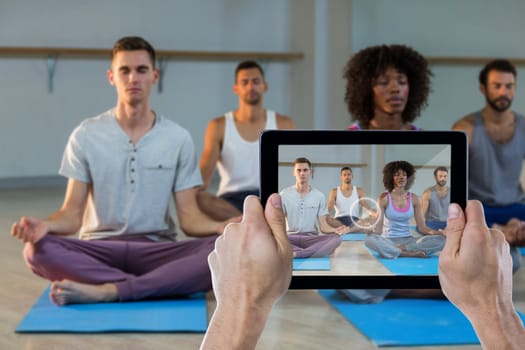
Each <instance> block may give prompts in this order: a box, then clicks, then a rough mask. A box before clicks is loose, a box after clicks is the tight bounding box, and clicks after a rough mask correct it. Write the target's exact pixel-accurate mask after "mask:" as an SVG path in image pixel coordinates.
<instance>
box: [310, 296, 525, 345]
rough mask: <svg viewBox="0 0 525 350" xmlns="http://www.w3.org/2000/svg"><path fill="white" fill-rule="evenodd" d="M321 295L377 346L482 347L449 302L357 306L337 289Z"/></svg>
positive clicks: (402, 301)
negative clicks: (470, 345) (465, 345)
mask: <svg viewBox="0 0 525 350" xmlns="http://www.w3.org/2000/svg"><path fill="white" fill-rule="evenodd" d="M319 293H320V294H321V295H322V296H323V297H324V298H325V299H326V301H327V302H328V303H330V304H331V305H332V306H333V307H334V308H335V309H336V310H337V311H339V312H340V313H341V315H342V316H344V317H345V318H346V319H347V321H348V322H350V323H352V324H353V325H354V326H355V327H356V328H357V329H359V331H361V333H363V334H364V335H365V336H366V337H367V338H369V339H370V340H371V341H372V342H373V343H374V344H375V345H377V346H429V345H460V344H479V341H478V338H477V336H476V334H475V333H474V330H473V328H472V326H471V325H470V323H469V321H468V320H467V319H466V318H465V316H463V314H462V313H461V312H460V311H459V310H458V309H457V308H456V307H455V306H454V305H452V304H451V303H450V302H449V301H447V300H434V299H385V300H384V301H383V302H381V303H379V304H354V303H352V302H350V301H349V300H348V299H346V298H345V297H344V296H341V295H340V294H339V293H337V292H336V291H334V290H322V291H319ZM520 317H521V318H522V320H523V319H524V317H523V315H521V314H520Z"/></svg>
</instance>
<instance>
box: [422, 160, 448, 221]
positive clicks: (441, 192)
mask: <svg viewBox="0 0 525 350" xmlns="http://www.w3.org/2000/svg"><path fill="white" fill-rule="evenodd" d="M447 179H448V169H447V168H446V167H444V166H440V167H437V168H436V169H434V180H435V181H436V184H435V185H434V186H432V187H429V188H427V189H426V190H425V191H424V192H423V194H422V195H421V211H422V212H423V216H424V217H425V225H427V226H428V227H430V228H432V229H434V230H439V229H444V228H445V226H447V208H448V205H449V204H450V191H449V188H448V186H447Z"/></svg>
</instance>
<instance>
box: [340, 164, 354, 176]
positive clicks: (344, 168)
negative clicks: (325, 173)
mask: <svg viewBox="0 0 525 350" xmlns="http://www.w3.org/2000/svg"><path fill="white" fill-rule="evenodd" d="M345 170H348V171H350V172H352V168H350V167H349V166H344V167H342V168H341V174H342V173H343V171H345Z"/></svg>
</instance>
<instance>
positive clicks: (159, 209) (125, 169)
mask: <svg viewBox="0 0 525 350" xmlns="http://www.w3.org/2000/svg"><path fill="white" fill-rule="evenodd" d="M107 77H108V80H109V83H110V84H111V85H113V86H114V87H115V88H116V92H117V102H116V106H115V107H114V108H111V109H110V110H108V111H106V112H104V113H102V114H100V115H98V116H96V117H93V118H89V119H87V120H85V121H83V122H82V123H81V124H80V125H79V126H78V127H77V128H76V129H75V130H74V131H73V132H72V134H71V135H70V137H69V141H68V144H67V146H66V149H65V151H64V155H63V158H62V164H61V167H60V174H61V175H63V176H65V177H67V178H68V185H67V190H66V194H65V197H64V202H63V204H62V207H61V208H60V209H59V210H57V211H56V212H55V213H53V214H52V215H51V216H49V217H48V218H47V219H45V220H41V219H38V218H33V217H28V216H23V217H22V218H21V219H20V220H19V221H18V222H16V223H14V224H13V225H12V227H11V235H12V236H14V237H15V238H18V239H20V240H21V241H22V242H24V243H25V248H24V259H25V261H26V264H27V265H28V267H29V268H30V269H31V270H32V271H33V272H34V273H35V274H37V275H39V276H41V277H43V278H45V279H47V280H49V281H51V282H52V284H51V291H50V297H51V300H52V301H53V302H54V303H55V304H57V305H64V304H75V303H98V302H109V301H130V300H139V299H144V298H152V297H156V298H160V297H167V296H174V295H178V294H188V293H194V292H198V291H207V290H209V289H211V275H210V271H209V268H208V264H207V261H206V257H207V256H208V254H209V253H210V252H211V251H212V250H213V247H214V242H215V239H216V237H217V234H221V233H222V231H223V230H224V227H225V226H226V225H227V224H228V223H229V222H230V221H220V222H219V221H215V220H212V219H211V218H209V217H208V216H206V215H205V214H203V213H202V211H201V210H200V209H199V207H198V205H197V191H198V190H197V188H198V187H199V186H200V185H201V176H200V171H199V167H198V165H197V159H196V157H195V152H194V145H193V141H192V139H191V136H190V134H189V133H188V131H187V130H185V129H183V128H182V127H181V126H180V125H178V124H177V123H175V122H173V121H172V120H170V119H169V118H167V117H165V116H164V115H163V114H161V113H159V112H158V111H154V110H153V109H151V108H150V92H151V90H152V87H153V86H154V84H156V82H157V81H158V78H159V70H158V69H157V68H156V67H155V50H154V49H153V47H152V46H151V44H150V43H149V42H147V41H146V40H144V39H143V38H141V37H123V38H121V39H119V40H118V41H117V42H116V43H115V45H114V46H113V50H112V55H111V66H110V68H109V69H108V71H107ZM172 200H173V201H174V203H175V209H176V212H177V218H178V222H179V226H180V227H181V229H182V230H183V231H184V232H185V233H186V234H187V235H189V236H194V237H196V238H198V239H194V240H186V241H175V238H176V237H175V235H176V232H174V222H173V220H172V218H171V216H170V215H169V204H170V202H171V201H172ZM231 221H234V220H231ZM78 230H79V231H80V233H79V236H80V239H71V238H70V237H68V236H73V235H75V234H76V233H77V231H78Z"/></svg>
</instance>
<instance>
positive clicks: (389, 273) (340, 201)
mask: <svg viewBox="0 0 525 350" xmlns="http://www.w3.org/2000/svg"><path fill="white" fill-rule="evenodd" d="M466 157H467V144H466V137H465V135H464V134H463V133H460V132H453V131H450V132H449V131H444V132H431V131H421V132H412V131H408V132H404V131H360V132H351V131H300V130H295V131H267V132H264V133H263V134H262V135H261V198H262V200H263V202H265V201H266V199H267V198H268V196H269V195H270V194H271V193H274V192H279V193H281V197H282V201H283V209H284V211H285V215H286V218H287V232H288V236H289V238H290V241H291V243H292V246H293V248H294V253H295V255H296V258H294V271H293V279H292V288H435V287H437V286H438V279H437V263H438V255H439V252H440V250H441V249H442V246H443V244H444V240H445V238H444V236H442V235H426V234H424V232H422V230H419V229H418V227H417V220H416V216H417V211H418V210H420V209H422V194H423V192H424V191H425V190H426V189H428V188H430V187H432V186H434V185H436V184H437V179H436V178H435V176H434V172H435V171H436V169H441V170H442V171H445V170H446V171H445V173H446V175H447V176H446V179H445V181H446V183H445V185H446V186H447V187H448V191H447V195H448V194H450V201H451V202H456V203H458V204H460V205H461V206H462V207H464V206H465V203H466V193H467V189H466V183H467V170H466V169H467V168H466V164H467V160H466ZM407 164H408V165H407ZM407 166H408V167H409V168H408V171H409V173H410V172H411V170H410V167H412V168H413V170H414V174H413V175H412V176H408V177H407V178H406V179H405V182H406V184H405V185H403V186H404V187H405V188H406V192H407V195H406V196H407V200H406V201H405V202H406V203H410V205H407V206H406V207H404V208H403V207H396V205H395V202H393V201H394V200H395V199H393V198H395V196H392V195H391V193H392V191H388V189H387V187H390V188H391V189H392V188H393V187H394V186H396V185H395V184H394V183H395V181H398V180H395V179H393V175H394V174H393V171H394V170H396V171H398V170H399V167H401V168H402V169H404V170H402V172H403V171H405V170H407V169H405V167H407ZM405 173H406V171H405ZM409 175H410V174H409ZM400 181H403V179H401V180H400ZM441 181H443V179H441ZM441 185H443V182H441ZM298 188H303V189H304V188H307V190H306V191H305V192H300V191H298ZM387 193H388V194H387ZM435 195H437V196H438V200H437V201H436V199H435V198H434V199H433V202H434V203H432V205H433V208H432V209H431V210H432V211H434V212H439V205H440V203H441V206H442V209H443V208H444V210H445V213H446V207H447V205H448V196H445V197H444V198H442V197H439V195H438V194H437V193H436V194H435ZM381 198H383V199H381ZM385 201H386V205H385ZM438 202H439V203H438ZM385 208H386V211H385ZM436 215H437V216H436ZM436 215H435V217H433V218H432V217H428V222H426V221H425V218H424V217H423V216H421V217H422V218H423V220H419V223H420V226H421V221H423V223H424V225H425V226H426V227H429V228H431V227H439V224H440V222H439V221H446V219H443V215H441V219H440V218H439V217H438V216H440V215H439V213H437V214H436ZM445 218H446V216H445ZM432 219H433V220H432ZM430 221H432V222H430ZM441 224H444V223H443V222H441ZM435 225H438V226H435ZM338 229H339V230H341V229H342V230H343V231H350V232H349V233H344V234H337V233H329V232H330V231H333V232H334V231H337V230H338ZM423 230H425V228H424V227H423Z"/></svg>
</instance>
